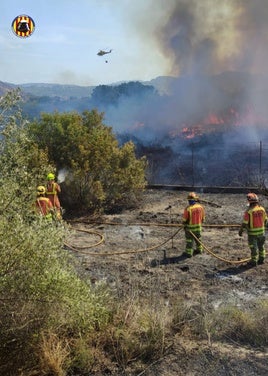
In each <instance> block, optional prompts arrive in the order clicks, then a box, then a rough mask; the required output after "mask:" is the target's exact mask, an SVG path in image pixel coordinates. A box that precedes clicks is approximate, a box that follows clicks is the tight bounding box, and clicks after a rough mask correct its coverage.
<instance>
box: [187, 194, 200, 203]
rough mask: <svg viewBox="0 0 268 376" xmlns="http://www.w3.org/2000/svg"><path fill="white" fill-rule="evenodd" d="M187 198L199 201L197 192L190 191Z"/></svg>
mask: <svg viewBox="0 0 268 376" xmlns="http://www.w3.org/2000/svg"><path fill="white" fill-rule="evenodd" d="M187 200H195V201H198V196H197V194H196V193H195V192H190V193H189V194H188V196H187Z"/></svg>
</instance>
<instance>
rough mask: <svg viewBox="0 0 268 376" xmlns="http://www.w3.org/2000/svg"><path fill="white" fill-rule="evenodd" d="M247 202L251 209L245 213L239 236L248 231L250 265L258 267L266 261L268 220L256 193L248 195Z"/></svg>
mask: <svg viewBox="0 0 268 376" xmlns="http://www.w3.org/2000/svg"><path fill="white" fill-rule="evenodd" d="M247 201H248V203H249V207H248V209H247V210H246V211H245V212H244V217H243V222H242V224H241V227H240V229H239V232H238V235H239V236H242V234H243V231H244V230H246V231H247V234H248V245H249V248H250V251H251V260H250V261H249V265H251V266H257V264H263V263H264V259H265V249H264V243H265V227H266V226H267V221H268V218H267V214H266V211H265V209H264V208H263V207H262V206H261V205H260V204H259V198H258V196H257V195H256V194H255V193H248V194H247Z"/></svg>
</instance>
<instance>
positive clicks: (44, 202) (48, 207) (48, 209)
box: [35, 197, 53, 219]
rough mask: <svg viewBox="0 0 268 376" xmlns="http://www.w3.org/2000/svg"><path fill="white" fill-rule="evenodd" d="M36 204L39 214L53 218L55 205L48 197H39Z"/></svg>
mask: <svg viewBox="0 0 268 376" xmlns="http://www.w3.org/2000/svg"><path fill="white" fill-rule="evenodd" d="M35 206H36V209H37V212H38V213H39V214H41V215H43V216H44V217H45V218H47V219H52V210H53V206H52V204H51V202H50V200H49V199H48V198H47V197H38V198H37V199H36V202H35Z"/></svg>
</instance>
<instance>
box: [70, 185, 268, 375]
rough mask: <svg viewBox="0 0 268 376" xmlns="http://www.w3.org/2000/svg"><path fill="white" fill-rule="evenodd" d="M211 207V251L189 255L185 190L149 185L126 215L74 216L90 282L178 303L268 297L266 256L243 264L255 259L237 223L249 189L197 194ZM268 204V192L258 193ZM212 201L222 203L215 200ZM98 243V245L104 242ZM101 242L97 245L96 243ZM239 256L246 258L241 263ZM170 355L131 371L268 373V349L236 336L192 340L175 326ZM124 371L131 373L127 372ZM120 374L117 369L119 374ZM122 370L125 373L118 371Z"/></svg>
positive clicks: (207, 231) (206, 240) (205, 238)
mask: <svg viewBox="0 0 268 376" xmlns="http://www.w3.org/2000/svg"><path fill="white" fill-rule="evenodd" d="M199 197H200V198H201V200H202V199H203V200H205V201H206V203H204V207H205V211H206V222H205V226H204V230H203V235H202V243H203V244H204V246H205V252H204V254H202V255H196V256H194V257H192V258H190V259H185V258H184V257H183V256H182V253H183V251H184V248H185V239H184V231H183V229H182V227H181V226H179V227H178V226H177V224H178V223H179V224H181V219H182V213H183V209H184V207H185V206H186V205H187V192H182V191H171V190H166V191H164V190H161V191H160V190H147V191H146V192H145V193H144V194H143V197H142V199H141V200H140V205H139V208H137V209H134V210H128V211H125V212H122V213H120V214H114V215H104V216H102V217H101V218H96V219H95V223H94V224H92V223H89V222H90V221H91V220H92V218H91V219H89V218H80V219H78V220H77V222H73V223H72V226H73V227H74V228H76V229H85V230H90V231H92V233H91V234H88V233H87V232H81V231H78V232H76V233H75V234H74V235H73V236H72V238H71V239H70V242H71V244H72V246H73V247H75V248H77V249H78V248H79V251H78V252H74V253H75V254H76V256H77V258H78V260H79V263H80V265H81V268H82V269H83V271H84V272H85V273H88V275H89V276H90V279H91V281H92V283H93V284H94V283H96V282H98V281H105V282H107V283H108V285H109V286H110V287H111V289H113V290H114V291H116V293H117V294H118V295H119V296H120V297H122V299H124V298H128V299H129V297H131V296H132V297H133V298H134V295H135V294H137V292H138V294H139V298H140V299H146V300H147V301H148V302H151V304H155V302H159V304H160V302H161V304H166V305H172V304H176V303H175V302H178V299H179V298H183V299H184V301H186V302H189V303H191V304H192V303H200V302H204V304H206V306H209V307H213V308H215V309H217V308H218V307H220V306H223V305H226V304H228V303H230V304H235V305H238V306H241V307H242V306H245V305H250V304H251V303H252V304H254V300H255V299H256V298H264V297H265V298H268V283H267V282H268V274H267V270H268V257H267V260H266V263H265V264H264V265H258V266H257V267H255V268H248V267H245V263H243V262H241V260H246V259H248V258H249V256H250V253H249V249H248V245H247V237H246V234H244V235H243V237H242V238H241V237H239V236H238V226H239V224H240V223H241V221H242V217H243V212H244V210H245V209H246V204H247V202H246V195H245V194H224V193H219V194H216V193H215V194H202V193H199ZM260 202H261V204H262V205H263V206H264V207H265V208H266V209H268V199H267V198H266V197H265V196H260ZM211 203H213V204H216V205H211ZM98 243H99V244H98ZM97 244H98V245H97ZM240 262H241V263H240ZM169 342H170V346H169V348H168V350H167V351H166V352H165V355H164V356H163V357H162V358H161V359H158V360H157V361H156V362H154V363H152V364H150V365H148V367H147V368H146V369H142V370H139V371H137V370H136V371H134V370H133V369H131V367H130V369H129V372H128V373H126V374H127V375H139V376H141V375H143V376H153V375H162V376H180V375H187V376H195V375H215V376H216V375H217V376H221V375H240V376H242V375H246V376H250V375H267V374H268V362H267V355H268V349H256V348H250V347H246V346H245V347H243V346H241V345H240V344H238V343H236V342H234V341H226V343H218V342H213V341H211V340H210V338H209V336H208V338H207V339H206V340H200V341H193V340H191V339H190V338H189V340H187V337H185V336H181V335H180V334H179V333H174V335H173V337H172V338H170V339H169ZM124 374H125V373H124ZM118 375H119V374H118ZM120 375H122V374H120Z"/></svg>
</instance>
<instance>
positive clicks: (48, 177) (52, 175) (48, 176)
mask: <svg viewBox="0 0 268 376" xmlns="http://www.w3.org/2000/svg"><path fill="white" fill-rule="evenodd" d="M47 180H55V175H54V174H52V173H51V172H50V173H49V174H48V175H47Z"/></svg>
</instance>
